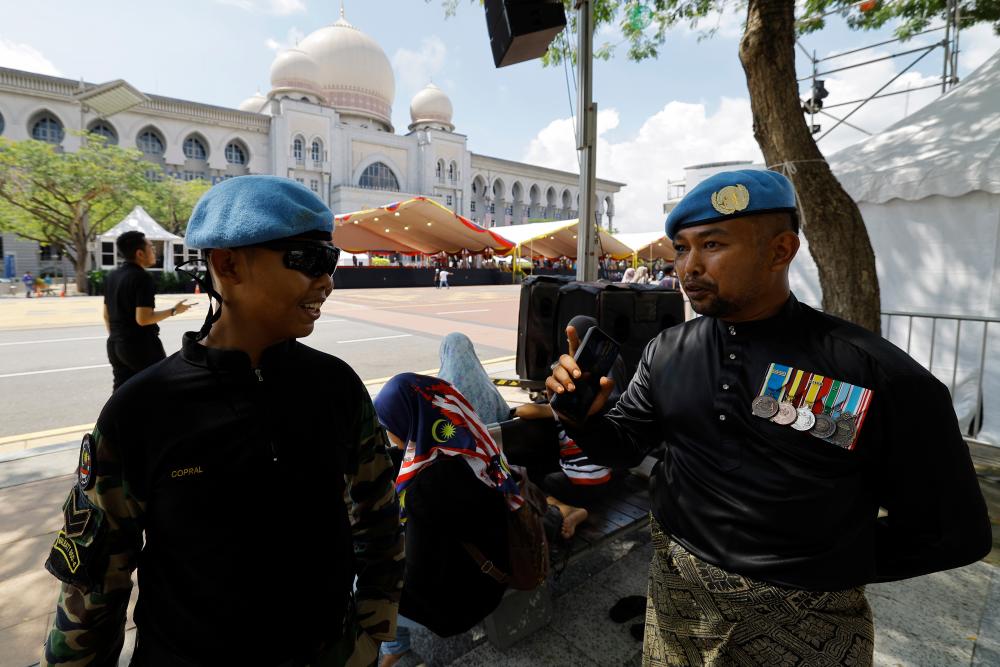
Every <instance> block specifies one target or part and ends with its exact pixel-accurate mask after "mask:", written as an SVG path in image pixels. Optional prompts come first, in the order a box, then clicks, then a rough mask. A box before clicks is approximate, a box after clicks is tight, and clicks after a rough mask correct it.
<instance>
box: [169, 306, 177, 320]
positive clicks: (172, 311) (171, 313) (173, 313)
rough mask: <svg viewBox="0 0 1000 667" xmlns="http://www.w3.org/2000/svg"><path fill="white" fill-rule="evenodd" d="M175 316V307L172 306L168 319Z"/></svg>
mask: <svg viewBox="0 0 1000 667" xmlns="http://www.w3.org/2000/svg"><path fill="white" fill-rule="evenodd" d="M176 314H177V306H174V307H173V308H171V309H170V317H173V316H174V315H176Z"/></svg>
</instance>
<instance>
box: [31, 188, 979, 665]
mask: <svg viewBox="0 0 1000 667" xmlns="http://www.w3.org/2000/svg"><path fill="white" fill-rule="evenodd" d="M332 222H333V214H332V213H331V211H330V210H329V209H328V208H327V207H326V206H325V205H324V204H323V202H322V201H321V200H320V199H319V198H318V197H317V196H316V195H315V194H314V193H312V192H311V191H310V190H309V189H307V188H305V187H304V186H302V185H301V184H298V183H296V182H295V181H292V180H290V179H283V178H278V177H271V176H245V177H241V178H235V179H230V180H227V181H223V182H222V183H220V184H218V185H216V186H214V187H213V188H212V189H210V190H209V191H208V192H207V193H206V194H205V195H204V196H203V197H202V199H201V200H200V201H199V203H198V205H197V206H196V208H195V211H194V213H193V215H192V217H191V221H190V223H189V226H188V236H187V243H188V245H189V246H190V247H193V248H200V249H203V250H204V251H205V253H204V254H205V262H206V264H207V271H206V272H205V273H204V274H201V275H198V276H197V278H198V280H199V282H200V284H201V285H202V288H203V291H205V292H206V293H207V294H209V296H210V297H211V300H212V304H213V307H212V308H211V309H210V312H209V313H208V315H207V316H206V320H205V322H204V324H203V326H202V327H201V329H200V330H199V331H196V332H194V331H193V332H189V333H187V334H185V336H184V340H183V345H182V349H181V351H180V352H178V353H176V354H174V355H171V356H170V357H167V358H165V359H159V360H158V361H156V362H155V363H152V365H150V366H149V367H148V368H145V369H144V370H140V371H138V372H133V373H132V375H131V377H128V378H125V377H119V375H118V373H117V368H116V388H115V391H114V393H113V395H112V397H111V399H110V400H109V401H108V403H107V404H106V405H105V407H104V409H103V411H102V412H101V415H100V417H99V418H98V420H97V424H96V426H95V428H94V430H93V432H92V433H90V434H88V435H87V436H86V437H85V438H84V440H83V442H82V444H81V450H80V459H79V466H78V468H77V473H76V480H75V484H74V486H73V489H72V490H71V491H70V494H69V497H68V498H67V499H66V502H65V504H64V506H63V515H64V526H63V528H62V530H60V532H59V534H58V536H57V538H56V540H55V543H54V544H53V546H52V549H51V551H50V553H49V556H48V559H47V561H46V568H47V569H48V570H49V572H51V573H52V574H53V575H54V576H55V577H57V578H58V579H59V580H60V581H61V582H62V587H61V592H60V596H59V600H58V603H57V610H56V614H55V616H54V621H53V625H52V628H51V630H50V632H49V634H48V636H47V638H46V642H45V647H44V654H43V658H42V664H43V665H64V664H97V665H110V664H116V663H117V660H118V656H119V653H120V652H121V650H122V647H123V644H124V641H125V623H126V610H127V607H128V602H129V598H130V592H131V589H132V586H133V584H132V573H133V572H135V571H137V573H138V585H139V595H138V602H137V604H136V610H135V624H136V641H135V648H134V657H133V662H132V664H133V665H137V666H147V665H149V666H154V667H156V666H160V665H180V666H182V667H186V666H192V665H216V664H248V665H264V666H272V665H274V666H278V665H280V666H286V665H287V666H305V665H337V666H347V667H360V666H364V667H370V666H372V665H375V664H380V665H381V667H390V666H393V665H394V666H396V667H406V666H407V665H414V666H415V665H419V664H420V663H421V662H422V661H421V659H420V657H419V656H417V655H416V654H415V653H414V652H413V649H412V646H411V643H410V632H411V630H412V629H413V628H415V627H424V628H427V629H428V630H430V631H431V632H433V633H435V634H437V635H440V636H450V635H454V634H457V633H461V632H465V631H467V630H468V629H469V628H471V627H472V626H473V625H474V624H476V623H477V622H479V621H480V620H482V619H483V618H484V617H485V616H486V615H487V614H489V613H491V612H492V611H493V610H494V609H495V608H496V606H497V605H498V604H499V603H500V601H501V598H502V597H503V596H504V594H505V592H506V591H507V590H508V589H509V588H511V587H518V588H528V587H530V586H534V585H537V584H538V583H540V582H541V581H542V580H544V577H545V574H546V572H547V571H548V545H550V544H558V543H559V542H560V541H564V540H569V539H572V538H573V535H574V533H575V531H576V530H577V528H578V527H579V526H580V524H581V523H582V522H584V521H586V519H587V516H588V513H587V507H588V506H591V505H592V504H593V503H595V502H600V500H601V499H602V497H603V496H604V494H606V493H607V490H608V489H609V488H610V485H611V484H612V483H613V482H614V480H615V478H616V477H617V476H619V475H620V474H621V471H622V470H623V469H625V468H628V467H631V466H634V465H636V464H637V463H638V462H639V461H640V460H642V459H643V457H645V456H646V454H647V453H649V452H650V451H652V450H654V449H657V450H659V451H660V457H661V460H660V462H659V463H658V464H657V466H656V468H655V471H654V476H653V484H652V494H651V495H652V500H651V507H650V512H651V519H650V528H651V533H652V544H653V551H654V553H653V560H652V563H651V567H650V571H649V586H648V595H647V596H646V597H645V598H643V597H641V596H640V597H639V598H638V601H636V600H623V601H621V603H622V604H619V605H616V608H613V609H612V610H611V614H612V616H613V617H614V616H615V615H616V614H619V615H620V614H621V612H622V609H623V607H635V608H634V609H630V610H628V611H627V612H626V613H625V614H624V617H628V616H630V615H634V614H636V613H638V614H642V613H643V612H645V614H644V615H645V622H644V623H642V624H640V625H638V630H639V633H638V634H639V636H640V637H641V639H642V641H643V665H646V666H649V667H659V666H661V665H718V666H722V665H771V664H802V665H818V664H830V665H833V664H843V665H848V664H850V665H871V664H872V661H873V640H874V628H873V624H872V616H871V610H870V608H869V607H868V603H867V601H866V599H865V596H864V586H865V585H866V584H867V583H871V582H876V581H892V580H896V579H903V578H908V577H914V576H920V575H923V574H927V573H930V572H934V571H937V570H942V569H948V568H953V567H958V566H961V565H965V564H968V563H970V562H973V561H975V560H977V559H978V558H980V557H982V556H983V555H984V554H985V553H987V552H988V551H989V549H990V546H991V528H990V522H989V518H988V516H987V512H986V506H985V503H984V501H983V497H982V494H981V492H980V490H979V487H978V483H977V480H976V477H975V472H974V470H973V467H972V463H971V460H970V457H969V452H968V448H967V446H966V445H965V443H964V441H963V440H962V437H961V433H960V432H959V428H958V424H957V420H956V418H955V415H954V411H953V409H952V407H951V401H950V397H949V395H948V392H947V389H946V388H945V387H944V386H943V385H942V384H941V383H940V382H939V381H937V380H936V379H935V378H934V377H933V376H932V375H931V374H930V373H929V372H927V371H926V370H924V369H923V368H922V367H920V366H919V365H917V364H916V363H915V362H914V361H913V360H912V359H911V358H910V357H908V356H907V355H906V354H905V353H903V352H902V351H900V350H898V349H897V348H895V347H893V346H892V345H891V344H889V343H888V342H886V341H884V340H883V339H881V338H879V337H878V336H876V335H875V334H872V333H870V332H867V331H865V330H863V329H861V328H859V327H856V326H854V325H851V324H849V323H847V322H845V321H843V320H839V319H837V318H835V317H832V316H830V315H827V314H824V313H820V312H818V311H815V310H813V309H811V308H809V307H807V306H805V305H803V304H800V303H799V302H798V301H797V300H796V299H795V297H794V295H792V294H791V292H790V291H789V288H788V266H789V264H790V263H791V262H792V260H793V259H794V257H795V254H796V252H797V250H798V247H799V246H798V219H797V214H796V210H795V198H794V191H793V190H792V186H791V184H790V182H788V180H787V179H786V178H784V177H783V176H780V175H779V174H776V173H773V172H766V171H763V172H762V171H735V172H725V173H722V174H717V175H715V176H713V177H710V178H708V179H706V180H705V181H703V182H702V183H700V184H699V185H698V186H697V187H695V188H693V189H692V190H691V191H690V192H689V193H688V194H687V195H686V196H685V198H684V199H683V200H682V201H681V203H680V204H679V205H678V206H677V207H676V208H675V209H674V210H673V211H672V212H671V214H670V217H669V218H668V219H667V222H666V231H667V235H668V236H669V237H670V238H672V239H673V240H674V244H675V247H676V250H677V259H676V262H675V264H674V266H673V267H672V268H673V271H671V272H669V274H670V275H672V274H673V273H676V276H677V279H679V280H680V281H682V282H683V287H684V291H685V293H686V295H687V297H688V298H689V299H690V302H691V306H692V308H694V310H695V311H696V312H698V313H699V314H700V315H702V317H699V318H695V319H693V320H691V321H688V322H686V323H684V324H681V325H679V326H676V327H673V328H670V329H668V330H666V331H664V332H661V333H660V334H659V335H658V336H657V337H656V338H654V339H653V340H652V341H651V342H650V343H649V345H648V346H647V348H646V350H645V352H644V354H643V356H642V359H641V361H640V363H639V367H638V370H637V371H636V372H635V373H634V375H632V377H627V376H626V373H625V372H624V370H623V368H624V365H623V364H622V363H621V360H620V359H619V360H618V361H617V362H616V363H615V364H614V365H613V367H612V370H611V371H610V372H609V373H608V374H607V376H606V377H601V378H600V379H599V391H598V392H597V396H596V398H595V399H594V401H593V403H592V405H591V406H590V408H589V410H588V411H587V413H586V417H583V418H579V417H578V418H577V419H572V418H570V417H568V416H567V415H564V414H561V413H559V412H556V411H555V410H554V409H553V408H552V406H551V405H550V404H548V403H540V404H534V403H529V404H527V405H522V406H518V407H516V408H514V409H511V407H510V405H508V404H507V402H506V401H505V400H504V398H503V396H502V395H501V394H500V393H499V392H498V390H497V389H496V387H495V386H494V385H493V383H492V382H491V381H490V378H489V377H488V375H487V373H486V371H485V369H484V368H483V367H482V365H481V363H480V362H479V359H478V357H477V355H476V353H475V349H474V346H473V344H472V342H471V341H470V340H469V339H468V338H467V337H465V336H464V335H462V334H460V333H453V334H451V335H448V336H446V337H445V338H444V339H443V341H442V343H441V349H440V356H441V367H440V369H439V370H438V371H437V373H436V375H435V376H429V375H420V374H416V373H401V374H399V375H396V376H395V377H393V378H392V379H390V380H389V381H388V382H387V383H386V384H385V386H384V387H382V389H381V390H380V391H379V392H378V394H377V396H376V397H375V399H374V401H373V400H372V399H371V398H370V396H369V393H368V390H367V388H366V387H365V385H364V383H363V382H362V381H361V380H360V378H358V376H357V374H356V373H355V372H354V371H353V370H352V369H351V368H350V366H348V365H347V364H346V363H344V362H343V361H341V360H339V359H337V358H335V357H333V356H330V355H327V354H324V353H322V352H319V351H317V350H314V349H312V348H310V347H308V346H306V345H304V344H303V343H301V342H299V339H302V338H305V337H307V336H308V335H309V334H310V333H311V332H312V330H313V327H314V324H315V322H316V320H317V319H318V318H319V316H320V307H321V306H322V304H323V301H324V300H325V299H326V298H327V297H328V296H329V295H330V293H331V291H332V289H333V281H332V277H333V274H334V271H335V270H336V266H337V262H338V259H339V254H340V252H339V250H338V249H337V248H336V247H335V246H333V244H332V243H331V242H330V238H331V232H332ZM144 252H146V251H145V250H144V249H143V248H139V247H138V244H137V243H136V244H135V247H134V248H133V249H132V251H131V257H132V261H133V262H134V263H136V267H133V268H131V269H128V271H131V273H127V272H125V273H123V274H122V276H120V277H119V282H120V283H121V286H120V288H119V289H116V290H113V291H114V292H115V293H116V294H118V295H119V297H120V298H121V299H122V300H121V302H120V303H119V302H116V301H114V297H112V301H110V302H109V303H108V309H107V311H106V313H107V317H108V322H109V331H111V332H112V333H114V332H115V331H118V332H121V331H122V327H121V320H122V319H123V318H124V319H130V318H132V319H136V318H137V317H138V316H139V315H140V313H139V310H142V311H143V313H144V314H145V315H146V316H150V317H151V318H152V320H153V323H152V324H146V325H142V324H141V323H138V324H139V325H140V326H155V320H156V318H157V317H159V318H161V319H162V318H163V317H169V315H170V314H173V313H175V312H177V311H178V310H179V309H180V307H181V304H178V306H175V307H174V308H173V309H170V310H169V311H155V310H154V305H153V303H152V302H151V299H149V298H147V297H148V296H149V295H148V294H147V293H146V291H145V287H144V282H143V281H142V280H141V277H140V276H139V274H138V273H136V271H135V270H136V268H140V269H141V260H142V259H143V257H145V255H144V254H143V253H144ZM639 268H640V269H646V270H645V271H643V272H642V274H641V276H640V271H639V270H636V271H635V272H634V274H633V275H632V276H631V278H632V279H633V280H635V279H636V278H637V277H639V278H641V279H646V280H651V279H653V278H655V277H656V275H658V274H659V272H663V274H664V275H663V278H660V280H663V279H665V278H666V277H668V271H667V268H666V266H663V267H661V268H660V269H657V274H654V276H652V277H650V275H649V270H648V269H647V267H645V266H642V267H639ZM653 268H655V266H654V267H653ZM128 276H131V278H129V277H128ZM128 295H131V296H128ZM126 296H128V298H130V299H132V300H131V301H129V300H127V299H126V298H125V297H126ZM106 298H107V297H106ZM130 308H131V309H132V310H131V311H130V310H129V309H130ZM131 324H135V322H130V326H131ZM595 325H596V322H595V321H594V320H593V319H591V318H585V317H578V318H574V319H573V320H572V321H571V322H570V324H569V326H568V327H567V329H566V332H565V333H566V337H567V342H568V346H569V354H564V355H562V356H560V357H559V359H554V360H553V365H552V374H551V376H550V377H548V378H547V380H546V389H547V391H548V392H549V394H550V395H552V396H557V395H563V394H566V393H568V392H574V391H576V390H577V386H576V385H577V384H578V383H580V382H585V381H588V378H587V377H586V373H587V370H588V369H587V368H581V367H580V366H579V365H578V364H577V361H576V358H575V354H574V353H575V352H576V351H577V349H578V347H579V345H580V340H581V339H582V337H583V336H584V335H585V334H586V332H587V331H588V330H589V329H590V328H592V327H594V326H595ZM154 334H155V332H154ZM146 342H147V343H148V341H146ZM157 351H158V354H157V355H156V356H160V354H159V352H160V351H162V347H159V348H158V350H157ZM113 352H114V353H115V354H116V355H118V356H119V357H121V356H122V353H120V352H119V350H118V347H117V346H116V347H115V348H114V349H112V348H111V347H109V354H112V353H113ZM123 368H124V367H123ZM126 370H127V369H126ZM124 373H125V370H123V374H124ZM119 380H120V381H121V382H119ZM126 380H127V381H126ZM915 406H919V413H920V416H919V418H915V415H914V412H913V410H914V407H915ZM535 483H537V486H536V484H535ZM880 508H884V509H885V510H886V511H885V512H883V513H880V511H879V510H880ZM636 602H637V603H638V604H637V605H636V604H635V603H636Z"/></svg>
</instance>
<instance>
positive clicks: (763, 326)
mask: <svg viewBox="0 0 1000 667" xmlns="http://www.w3.org/2000/svg"><path fill="white" fill-rule="evenodd" d="M801 312H802V305H801V304H800V303H799V300H798V299H796V298H795V295H794V294H792V293H789V295H788V300H787V301H785V305H783V306H782V307H781V310H779V311H778V312H777V313H775V314H774V315H772V316H771V317H768V318H765V319H762V320H748V321H746V322H726V321H725V320H721V319H717V320H715V326H716V327H717V328H718V331H719V332H720V333H722V334H725V335H726V336H739V337H743V336H760V335H762V334H769V333H772V332H775V331H779V330H785V331H787V327H788V325H789V324H790V323H792V322H793V321H794V320H796V319H797V318H798V317H799V315H800V314H801Z"/></svg>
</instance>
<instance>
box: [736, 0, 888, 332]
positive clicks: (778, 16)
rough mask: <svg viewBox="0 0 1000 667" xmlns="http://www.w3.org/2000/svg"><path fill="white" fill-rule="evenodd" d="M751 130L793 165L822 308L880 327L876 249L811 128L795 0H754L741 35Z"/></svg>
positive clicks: (770, 157)
mask: <svg viewBox="0 0 1000 667" xmlns="http://www.w3.org/2000/svg"><path fill="white" fill-rule="evenodd" d="M740 62H741V63H742V64H743V70H744V71H745V72H746V78H747V88H748V89H749V91H750V107H751V109H752V110H753V131H754V137H755V138H756V139H757V143H758V144H759V145H760V149H761V151H762V152H763V153H764V159H765V160H766V161H767V164H768V165H769V166H771V165H780V164H783V163H784V164H789V165H791V166H790V167H788V168H787V169H785V170H784V173H785V174H786V175H787V176H788V177H789V178H790V179H791V180H792V183H793V184H794V185H795V191H796V193H797V195H798V200H799V214H800V216H801V221H802V230H803V232H804V233H805V235H806V238H807V239H808V240H809V252H810V253H811V254H812V257H813V259H814V260H815V261H816V266H817V268H818V269H819V282H820V286H821V287H822V289H823V310H825V311H826V312H828V313H831V314H833V315H837V316H838V317H842V318H844V319H846V320H850V321H851V322H855V323H857V324H859V325H861V326H863V327H865V328H867V329H871V330H872V331H875V332H876V333H878V332H879V330H880V328H881V325H880V317H879V308H880V305H881V302H880V298H879V287H878V276H877V275H876V273H875V253H874V252H873V251H872V246H871V241H870V240H869V239H868V230H867V229H866V228H865V223H864V220H863V219H862V218H861V212H860V211H859V210H858V207H857V205H856V204H855V203H854V201H853V200H852V199H851V198H850V196H848V194H847V192H845V191H844V188H842V187H841V186H840V183H839V182H838V181H837V179H836V177H835V176H834V175H833V172H832V171H830V166H829V165H828V164H827V163H826V160H825V159H824V158H823V155H822V153H820V151H819V148H818V147H817V146H816V142H815V141H814V140H813V138H812V134H811V133H810V131H811V128H810V127H809V126H808V125H807V124H806V119H805V116H804V114H803V113H802V106H801V101H800V100H799V91H798V83H797V82H796V76H795V1H794V0H750V2H749V6H748V8H747V25H746V32H744V34H743V38H742V40H740Z"/></svg>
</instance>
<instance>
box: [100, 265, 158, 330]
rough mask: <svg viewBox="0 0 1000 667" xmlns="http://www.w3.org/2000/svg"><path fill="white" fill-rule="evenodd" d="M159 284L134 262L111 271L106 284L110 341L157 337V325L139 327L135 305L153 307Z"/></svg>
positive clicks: (105, 300) (105, 302) (105, 297)
mask: <svg viewBox="0 0 1000 667" xmlns="http://www.w3.org/2000/svg"><path fill="white" fill-rule="evenodd" d="M155 303H156V284H155V283H154V282H153V277H152V276H151V275H149V273H148V272H147V271H146V270H145V269H144V268H142V267H141V266H139V265H138V264H136V263H135V262H125V263H124V264H123V265H121V266H120V267H118V268H117V269H115V270H114V271H112V272H111V274H110V275H109V276H108V278H107V282H106V283H105V285H104V305H106V306H107V307H108V319H109V320H110V322H111V335H110V336H108V338H109V339H110V340H113V341H117V342H121V341H129V340H135V339H136V338H140V337H143V336H155V335H156V334H157V333H159V331H160V327H159V326H158V325H156V324H149V325H146V326H140V325H139V323H138V322H136V321H135V309H136V308H153V307H154V306H155Z"/></svg>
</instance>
